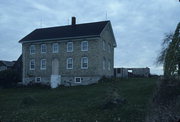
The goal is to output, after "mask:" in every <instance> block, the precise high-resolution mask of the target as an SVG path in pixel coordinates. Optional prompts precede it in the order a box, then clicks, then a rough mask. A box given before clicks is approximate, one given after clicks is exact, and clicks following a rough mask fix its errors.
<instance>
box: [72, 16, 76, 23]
mask: <svg viewBox="0 0 180 122" xmlns="http://www.w3.org/2000/svg"><path fill="white" fill-rule="evenodd" d="M72 25H76V17H72Z"/></svg>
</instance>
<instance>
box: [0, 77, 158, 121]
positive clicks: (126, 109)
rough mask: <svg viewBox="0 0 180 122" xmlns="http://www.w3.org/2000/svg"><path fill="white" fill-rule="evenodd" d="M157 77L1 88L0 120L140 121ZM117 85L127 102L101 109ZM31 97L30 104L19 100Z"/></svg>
mask: <svg viewBox="0 0 180 122" xmlns="http://www.w3.org/2000/svg"><path fill="white" fill-rule="evenodd" d="M155 83H156V79H152V78H151V79H146V78H134V79H123V80H122V79H121V80H120V79H119V80H117V81H116V82H105V83H99V84H95V85H90V86H76V87H61V88H57V89H47V88H16V89H0V120H1V121H3V122H4V121H5V122H6V121H11V122H13V121H14V122H15V121H17V122H19V121H24V122H28V121H31V122H32V121H38V122H39V121H42V122H46V121H47V122H57V121H60V122H77V121H78V122H79V120H81V121H82V122H86V121H88V122H95V121H96V120H98V122H106V121H107V122H115V121H117V120H118V118H120V119H121V122H123V121H124V122H141V121H143V119H144V117H145V114H146V111H147V108H148V107H147V106H148V102H149V100H150V99H151V97H152V94H153V89H154V88H155ZM112 87H116V88H117V89H118V92H119V94H120V96H122V97H124V98H126V99H127V101H128V102H127V104H125V105H123V106H119V107H115V108H113V109H102V105H103V103H104V101H105V98H106V93H107V92H108V91H109V89H110V88H112ZM28 97H32V98H33V99H34V102H33V103H32V104H27V105H26V104H22V101H23V99H25V98H28Z"/></svg>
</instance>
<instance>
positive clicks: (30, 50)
mask: <svg viewBox="0 0 180 122" xmlns="http://www.w3.org/2000/svg"><path fill="white" fill-rule="evenodd" d="M32 47H34V52H32V49H31V48H32ZM29 51H30V54H35V53H36V47H35V45H30V48H29Z"/></svg>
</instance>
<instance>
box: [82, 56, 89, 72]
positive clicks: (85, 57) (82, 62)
mask: <svg viewBox="0 0 180 122" xmlns="http://www.w3.org/2000/svg"><path fill="white" fill-rule="evenodd" d="M83 59H87V67H83V63H84V62H83ZM81 69H88V57H82V58H81Z"/></svg>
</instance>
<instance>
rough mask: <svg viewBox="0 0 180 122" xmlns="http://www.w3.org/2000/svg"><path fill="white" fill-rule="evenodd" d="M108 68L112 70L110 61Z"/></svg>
mask: <svg viewBox="0 0 180 122" xmlns="http://www.w3.org/2000/svg"><path fill="white" fill-rule="evenodd" d="M108 70H111V62H110V61H108Z"/></svg>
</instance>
